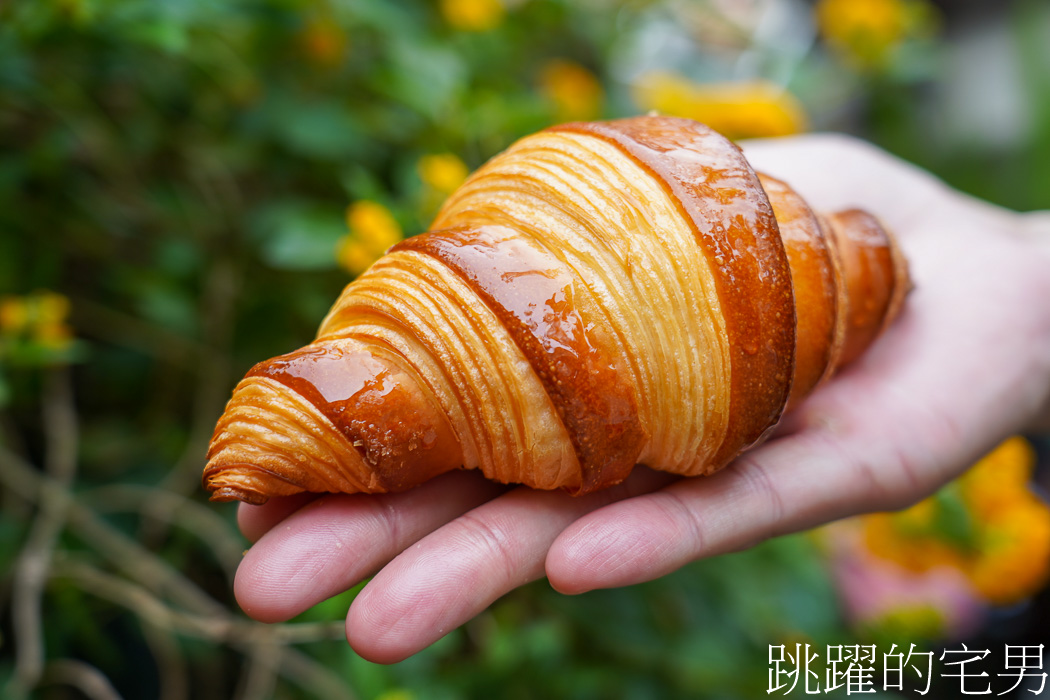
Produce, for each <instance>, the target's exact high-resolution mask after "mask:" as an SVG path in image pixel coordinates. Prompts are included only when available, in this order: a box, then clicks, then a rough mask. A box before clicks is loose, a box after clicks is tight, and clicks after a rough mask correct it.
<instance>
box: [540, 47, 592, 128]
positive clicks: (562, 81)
mask: <svg viewBox="0 0 1050 700" xmlns="http://www.w3.org/2000/svg"><path fill="white" fill-rule="evenodd" d="M539 88H540V93H541V94H542V95H543V96H544V97H546V98H547V99H548V100H550V101H551V102H552V103H553V104H554V107H555V110H556V112H557V117H558V119H559V120H562V121H573V120H587V119H594V118H595V117H597V116H599V114H600V113H601V108H602V102H603V101H604V99H605V91H604V90H603V89H602V84H601V83H600V82H599V81H598V78H596V77H595V76H594V74H593V73H591V72H590V71H589V70H587V69H586V68H584V67H583V66H581V65H579V64H578V63H573V62H571V61H562V60H555V61H551V62H549V63H547V64H546V65H545V66H544V67H543V68H542V69H541V70H540V75H539Z"/></svg>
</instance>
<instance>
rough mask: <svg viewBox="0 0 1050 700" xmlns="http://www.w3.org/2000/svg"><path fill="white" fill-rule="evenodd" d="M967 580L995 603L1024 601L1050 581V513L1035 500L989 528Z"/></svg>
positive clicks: (1031, 498)
mask: <svg viewBox="0 0 1050 700" xmlns="http://www.w3.org/2000/svg"><path fill="white" fill-rule="evenodd" d="M983 535H984V537H983V539H984V543H983V546H982V548H981V549H982V554H981V556H979V557H977V558H976V559H975V560H974V561H973V562H972V565H971V566H970V567H969V569H968V570H967V571H966V574H967V576H968V577H969V579H970V581H971V582H972V583H973V585H974V588H976V589H977V591H978V592H979V593H980V594H981V595H983V596H984V597H985V598H986V599H988V600H989V601H991V602H993V603H999V604H1007V603H1015V602H1018V601H1020V600H1024V599H1025V598H1027V597H1028V596H1030V595H1031V594H1032V593H1034V592H1035V591H1038V590H1039V589H1040V588H1042V587H1043V586H1044V585H1046V582H1047V580H1048V578H1050V510H1048V509H1047V507H1046V504H1045V503H1043V502H1042V501H1040V500H1039V499H1038V498H1037V497H1035V496H1028V497H1026V498H1021V499H1018V500H1017V501H1015V502H1014V503H1013V504H1012V505H1011V506H1010V508H1008V509H1006V510H1003V511H1001V512H1000V513H999V514H998V515H997V516H996V518H995V519H994V520H993V521H992V522H990V523H989V524H988V527H987V529H986V530H985V532H984V533H983Z"/></svg>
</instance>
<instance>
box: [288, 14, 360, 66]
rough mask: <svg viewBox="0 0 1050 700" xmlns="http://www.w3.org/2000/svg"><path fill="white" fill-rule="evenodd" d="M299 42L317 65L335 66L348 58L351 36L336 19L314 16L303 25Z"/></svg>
mask: <svg viewBox="0 0 1050 700" xmlns="http://www.w3.org/2000/svg"><path fill="white" fill-rule="evenodd" d="M299 43H300V44H301V45H302V47H303V52H304V53H305V54H306V56H307V57H308V58H309V59H310V60H311V61H312V62H313V63H314V64H315V65H318V66H322V67H333V66H337V65H339V64H340V63H342V62H343V59H344V58H346V51H347V48H348V47H349V45H350V38H349V37H348V36H347V34H346V31H345V30H344V29H343V28H342V26H340V24H339V23H338V22H337V21H336V20H335V19H332V18H321V17H313V18H311V19H310V20H309V21H307V23H306V26H304V27H303V29H302V32H301V33H300V35H299Z"/></svg>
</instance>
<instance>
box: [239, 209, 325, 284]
mask: <svg viewBox="0 0 1050 700" xmlns="http://www.w3.org/2000/svg"><path fill="white" fill-rule="evenodd" d="M252 233H253V235H254V236H255V237H256V238H257V240H258V241H259V253H260V256H261V257H262V259H263V260H264V261H265V262H266V263H267V264H268V265H270V266H271V267H275V268H278V269H284V270H326V269H332V268H334V267H335V266H336V262H335V245H336V242H337V241H338V240H339V239H340V238H341V237H342V236H343V235H345V234H346V223H345V222H344V220H343V215H342V212H341V211H340V210H339V209H337V208H335V207H331V206H324V205H320V204H314V203H310V202H302V201H295V200H286V201H283V202H279V203H277V204H273V205H271V206H269V207H265V208H264V209H262V211H260V212H259V214H258V215H256V217H255V219H254V221H253V222H252Z"/></svg>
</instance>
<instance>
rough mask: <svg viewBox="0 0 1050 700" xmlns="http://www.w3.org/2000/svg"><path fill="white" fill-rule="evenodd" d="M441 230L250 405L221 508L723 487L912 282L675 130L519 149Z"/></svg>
mask: <svg viewBox="0 0 1050 700" xmlns="http://www.w3.org/2000/svg"><path fill="white" fill-rule="evenodd" d="M778 220H779V225H778ZM432 228H433V229H434V230H433V231H432V232H430V233H427V234H423V235H421V236H417V237H415V238H411V239H408V240H406V241H404V242H402V243H401V244H399V245H398V246H395V248H394V249H392V250H391V251H390V252H389V253H388V254H387V256H385V257H384V258H383V259H382V260H380V261H379V262H378V263H376V264H375V265H374V266H373V267H372V268H370V269H369V270H368V271H367V272H366V273H365V274H364V275H362V276H361V277H360V278H359V279H358V280H356V281H355V282H353V283H351V284H350V285H348V286H347V288H346V289H345V290H344V292H343V294H342V295H341V296H340V298H339V300H337V302H336V304H335V305H334V306H333V308H332V310H331V311H330V312H329V314H328V316H327V317H326V318H325V320H324V322H323V323H322V325H321V328H320V331H319V333H318V338H317V340H316V341H315V342H314V343H312V344H311V345H308V346H306V347H305V348H303V349H301V350H298V351H296V352H293V353H290V354H288V355H283V356H281V357H277V358H273V359H272V360H268V361H266V362H263V363H260V364H259V365H257V366H256V367H255V368H253V369H252V370H251V371H250V372H249V373H248V376H247V377H246V378H245V380H244V381H242V382H241V384H240V385H238V387H237V389H236V390H235V392H234V395H233V398H232V399H231V401H230V403H229V405H228V406H227V410H226V412H225V413H224V415H223V416H222V418H221V419H220V421H219V423H218V425H217V426H216V431H215V435H214V436H213V440H212V444H211V447H210V449H209V453H208V465H207V467H206V469H205V473H204V483H205V486H206V487H207V488H209V489H210V490H211V491H212V492H213V496H212V497H213V498H214V499H217V500H230V499H240V500H244V501H247V502H250V503H261V502H265V500H266V499H267V498H269V497H271V496H277V495H287V494H290V493H295V492H298V491H304V490H305V491H341V492H348V493H352V492H359V491H360V492H369V493H375V492H384V491H396V490H403V489H406V488H410V487H412V486H414V485H416V484H418V483H421V482H423V481H425V480H427V479H429V478H432V477H433V476H435V475H437V474H440V473H442V472H445V471H448V470H450V469H455V468H459V467H464V468H471V469H473V468H477V469H480V470H481V471H482V472H483V473H484V474H485V476H487V477H488V478H491V479H494V480H497V481H502V482H505V483H522V484H526V485H529V486H532V487H535V488H543V489H552V488H561V489H566V490H568V491H570V492H572V493H576V494H579V493H586V492H589V491H593V490H595V489H599V488H604V487H607V486H609V485H611V484H614V483H618V482H619V481H622V480H623V479H624V478H626V476H627V475H628V474H629V473H630V471H631V469H632V468H633V466H634V464H635V463H645V464H648V465H649V466H651V467H654V468H656V469H661V470H664V471H670V472H674V473H677V474H682V475H697V474H705V473H711V472H713V471H716V470H717V469H719V468H721V467H722V466H724V465H725V464H726V463H728V462H729V461H730V460H732V459H733V458H734V457H735V456H737V455H738V454H739V453H740V452H741V451H743V450H744V449H746V448H747V447H748V446H750V445H752V444H754V443H755V442H757V441H759V440H761V439H762V437H763V435H765V434H767V432H768V431H769V429H770V428H772V427H773V426H774V425H775V424H776V422H777V420H778V419H779V417H780V415H781V413H782V412H783V411H784V410H785V406H786V405H788V404H789V400H790V403H791V404H792V405H793V404H794V403H797V402H798V401H799V400H801V399H802V398H803V397H804V396H806V395H807V394H808V393H809V392H810V391H811V390H812V389H813V388H814V387H815V386H817V385H818V384H819V383H820V382H821V381H823V380H824V379H826V378H827V377H828V376H830V375H831V374H832V373H833V372H834V371H835V369H837V368H838V367H839V366H841V365H842V364H843V363H845V362H847V361H849V360H850V359H852V358H853V357H855V356H856V355H857V354H859V353H860V352H862V351H863V349H864V348H865V347H867V345H869V344H870V343H871V342H872V341H873V340H874V338H875V337H877V335H878V333H879V332H881V330H882V329H884V328H885V327H886V325H887V324H888V323H890V321H891V320H892V318H893V317H894V316H895V315H896V314H897V313H898V312H899V310H900V308H901V305H902V303H903V299H904V295H905V294H906V292H907V289H908V288H909V285H910V283H909V282H908V276H907V269H906V265H905V262H904V258H903V256H902V255H901V254H900V250H899V248H898V247H897V246H896V244H895V242H894V241H893V239H892V236H891V235H890V234H889V233H888V232H887V231H885V229H883V227H882V226H881V225H880V224H879V222H878V221H877V220H876V219H875V218H874V217H871V216H870V215H867V214H864V213H863V212H857V211H849V212H840V213H838V214H832V215H827V216H823V215H818V214H814V213H813V212H812V211H811V210H810V209H809V207H808V206H807V205H806V203H805V202H804V201H803V200H802V199H801V198H800V197H799V196H798V195H797V194H796V193H794V192H793V191H792V190H791V188H790V187H788V186H787V185H786V184H784V183H782V182H780V181H778V180H776V179H775V178H771V177H768V176H765V175H762V176H759V175H756V174H755V173H754V171H753V170H752V169H751V167H750V166H749V165H748V163H747V162H746V160H744V158H743V155H742V154H741V152H740V150H739V149H737V148H736V146H734V145H733V144H732V143H730V142H729V141H727V140H726V139H724V138H723V137H721V136H719V135H718V134H716V133H714V132H713V131H711V130H710V129H708V128H707V127H705V126H703V125H700V124H697V123H695V122H691V121H688V120H682V119H675V118H668V117H639V118H635V119H626V120H619V121H614V122H605V123H576V124H568V125H563V126H560V127H555V128H553V129H549V130H546V131H544V132H540V133H538V134H536V135H533V136H531V137H527V138H525V139H522V140H521V141H519V142H518V143H516V144H514V145H513V146H512V147H511V148H509V149H508V150H507V151H505V152H504V153H502V154H500V155H499V156H497V157H495V158H494V159H492V160H491V161H490V162H489V163H487V164H486V165H485V166H483V167H482V168H481V169H479V170H478V171H477V172H476V173H475V174H473V175H472V176H471V177H470V178H469V179H468V181H467V182H466V183H464V185H463V186H462V187H461V188H460V189H459V190H457V192H456V193H454V194H453V195H452V196H451V197H450V198H449V200H448V202H446V204H445V206H444V207H443V208H442V211H441V212H440V213H439V215H438V217H437V218H436V219H435V222H434V224H433V226H432ZM796 309H797V312H796Z"/></svg>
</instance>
